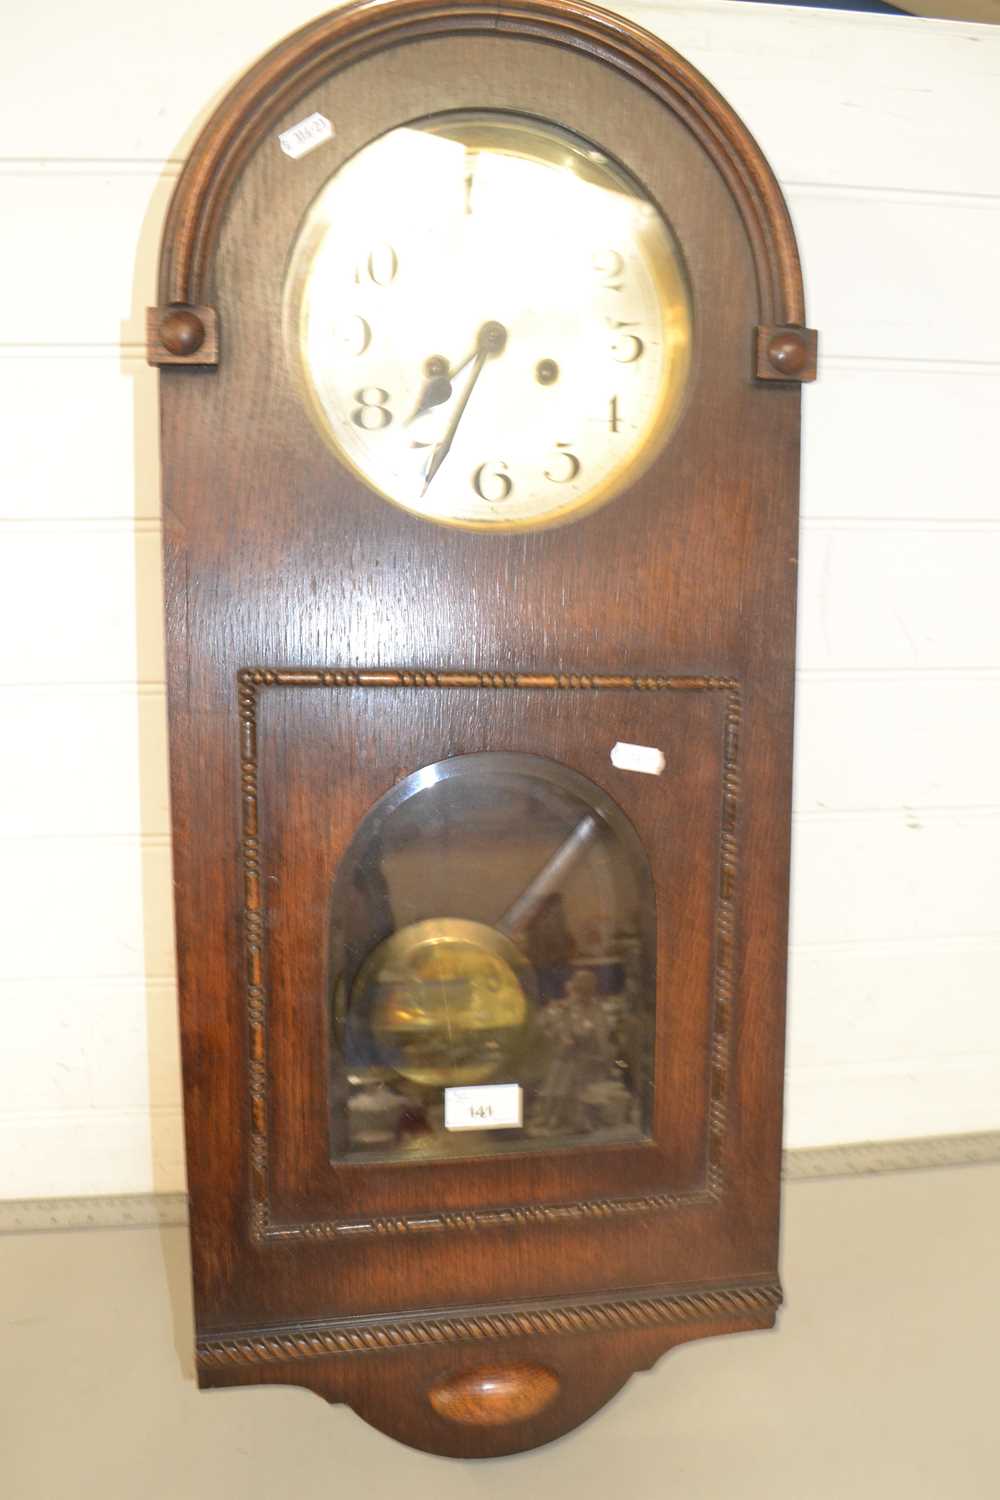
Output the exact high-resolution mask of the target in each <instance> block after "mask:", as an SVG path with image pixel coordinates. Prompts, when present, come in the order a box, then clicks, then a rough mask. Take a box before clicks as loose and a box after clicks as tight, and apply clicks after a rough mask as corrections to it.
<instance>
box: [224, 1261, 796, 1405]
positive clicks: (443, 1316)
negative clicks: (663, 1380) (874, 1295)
mask: <svg viewBox="0 0 1000 1500" xmlns="http://www.w3.org/2000/svg"><path fill="white" fill-rule="evenodd" d="M781 1302H782V1291H781V1283H780V1282H779V1281H778V1280H777V1279H776V1278H768V1279H762V1280H756V1279H748V1280H745V1281H739V1282H732V1283H727V1284H726V1285H724V1286H706V1287H698V1288H690V1289H685V1290H678V1289H677V1288H667V1287H650V1288H646V1289H643V1290H642V1291H636V1292H633V1293H631V1294H628V1295H625V1296H623V1295H621V1294H620V1293H617V1294H616V1293H614V1292H607V1293H604V1294H601V1295H599V1296H597V1297H591V1298H589V1299H588V1300H586V1301H580V1300H577V1299H574V1298H571V1297H567V1298H553V1299H549V1300H547V1301H540V1302H531V1303H520V1304H510V1303H508V1304H506V1305H505V1306H501V1307H481V1308H456V1309H454V1310H450V1309H449V1310H443V1311H442V1312H440V1313H437V1314H435V1313H430V1314H421V1313H415V1314H403V1315H402V1316H400V1315H398V1314H392V1313H387V1314H379V1315H377V1316H374V1317H370V1318H363V1319H336V1320H331V1321H330V1322H326V1323H304V1324H297V1325H295V1324H289V1325H286V1326H283V1327H275V1328H269V1329H245V1330H243V1329H237V1330H232V1331H230V1332H227V1333H219V1334H213V1335H211V1336H206V1337H203V1338H201V1339H199V1341H198V1345H197V1363H198V1369H199V1379H201V1377H202V1375H203V1374H204V1373H206V1372H210V1371H213V1370H217V1369H219V1368H224V1367H226V1366H233V1365H256V1364H288V1363H290V1362H293V1363H298V1362H301V1361H307V1360H314V1359H322V1358H325V1357H328V1356H331V1355H333V1356H336V1355H343V1354H365V1353H385V1352H387V1351H390V1350H394V1349H411V1350H412V1349H414V1348H416V1347H419V1346H421V1345H440V1344H442V1343H445V1344H448V1343H463V1342H475V1343H482V1342H484V1341H488V1340H494V1339H510V1338H530V1337H533V1336H535V1335H546V1336H551V1335H553V1334H559V1335H562V1334H580V1333H606V1332H611V1333H621V1332H626V1331H628V1330H632V1329H636V1330H638V1329H649V1328H663V1327H675V1326H677V1325H684V1324H687V1323H711V1322H712V1321H713V1320H715V1319H727V1318H732V1317H734V1316H735V1317H741V1318H742V1317H751V1318H755V1319H757V1320H758V1321H757V1322H755V1324H754V1326H755V1327H770V1326H771V1324H773V1322H774V1320H775V1316H776V1314H777V1310H778V1308H779V1307H780V1305H781ZM706 1331H707V1332H710V1331H711V1330H710V1329H706ZM202 1383H204V1384H211V1383H212V1381H211V1380H210V1379H209V1380H207V1381H202Z"/></svg>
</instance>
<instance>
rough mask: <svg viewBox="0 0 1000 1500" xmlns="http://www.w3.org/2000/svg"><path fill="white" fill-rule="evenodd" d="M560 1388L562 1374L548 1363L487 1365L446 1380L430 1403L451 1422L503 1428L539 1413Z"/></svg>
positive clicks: (433, 1391)
mask: <svg viewBox="0 0 1000 1500" xmlns="http://www.w3.org/2000/svg"><path fill="white" fill-rule="evenodd" d="M558 1390H559V1377H558V1375H556V1373H555V1372H554V1371H553V1370H548V1369H546V1367H545V1366H544V1365H531V1364H521V1365H487V1366H484V1367H482V1368H480V1369H478V1370H463V1371H461V1373H460V1374H458V1375H452V1376H451V1377H450V1378H449V1379H447V1380H442V1381H441V1382H440V1383H439V1384H438V1385H435V1386H433V1387H432V1389H431V1391H430V1403H431V1405H432V1406H433V1408H434V1410H435V1411H436V1412H437V1413H438V1414H439V1415H440V1416H442V1417H447V1419H448V1421H449V1422H462V1423H466V1424H468V1425H469V1426H472V1427H503V1426H505V1425H506V1424H507V1423H508V1422H523V1421H525V1420H526V1419H527V1418H528V1417H534V1416H536V1415H537V1414H538V1412H540V1411H542V1410H543V1409H544V1408H545V1407H546V1406H548V1404H549V1402H550V1401H551V1400H552V1399H553V1398H554V1397H555V1395H556V1393H557V1392H558Z"/></svg>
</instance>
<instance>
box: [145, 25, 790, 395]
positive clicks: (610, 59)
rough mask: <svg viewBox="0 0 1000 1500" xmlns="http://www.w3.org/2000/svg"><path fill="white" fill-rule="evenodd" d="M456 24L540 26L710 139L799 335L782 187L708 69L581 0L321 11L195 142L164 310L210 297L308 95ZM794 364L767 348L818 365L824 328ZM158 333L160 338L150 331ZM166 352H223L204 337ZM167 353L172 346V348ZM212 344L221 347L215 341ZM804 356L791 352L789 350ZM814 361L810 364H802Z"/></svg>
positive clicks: (170, 244) (782, 375)
mask: <svg viewBox="0 0 1000 1500" xmlns="http://www.w3.org/2000/svg"><path fill="white" fill-rule="evenodd" d="M456 35H463V36H473V35H479V36H483V35H502V36H506V37H521V38H528V39H531V38H536V39H539V40H544V41H547V42H549V43H555V44H556V45H558V46H560V47H563V48H566V49H568V50H570V51H575V52H578V53H584V54H586V55H587V56H589V57H592V58H595V59H598V60H600V61H601V62H603V63H604V64H606V65H607V66H610V67H611V68H613V69H615V70H616V71H617V72H618V73H619V74H622V75H624V76H626V77H628V78H630V79H632V80H633V81H634V82H635V83H637V84H639V85H640V86H641V87H642V88H644V89H646V90H648V92H649V93H650V94H652V95H653V96H654V97H656V98H658V99H659V100H660V101H661V102H662V103H663V104H664V105H665V106H666V107H667V108H668V109H670V110H671V111H672V112H673V113H674V114H675V115H676V116H677V117H678V118H679V119H680V120H681V121H682V122H683V123H684V125H685V126H686V127H687V129H688V130H689V131H690V132H691V133H692V135H693V136H694V137H695V138H696V139H697V140H698V141H699V143H700V144H701V146H702V148H703V149H704V151H705V152H706V154H707V155H708V157H709V159H710V160H711V162H712V163H713V165H714V167H715V169H716V170H717V171H718V173H719V174H720V176H721V177H722V178H723V179H724V181H725V183H726V185H727V187H728V188H729V191H730V192H731V194H732V196H733V198H734V200H735V202H736V204H737V206H738V208H739V212H740V216H741V219H742V222H743V225H744V228H745V231H746V234H747V238H748V241H749V245H750V250H751V254H752V257H753V263H754V268H755V273H756V280H757V293H758V321H759V324H760V325H761V326H762V328H763V329H764V331H765V334H766V336H767V340H768V341H770V340H773V338H774V337H775V336H777V334H778V332H779V331H780V333H781V335H782V336H785V337H786V338H787V337H788V336H789V335H791V336H794V334H795V332H796V330H800V329H802V325H803V324H804V322H805V304H804V297H803V290H802V275H801V270H800V266H799V257H798V251H797V248H796V243H795V234H794V231H793V229H792V224H791V219H790V217H789V214H788V209H787V207H786V204H785V201H784V198H783V196H782V193H781V189H780V188H779V186H778V183H777V181H776V179H775V177H774V174H773V172H772V171H771V168H770V166H769V165H768V163H767V160H766V158H765V157H764V155H763V153H762V152H761V150H760V147H759V146H758V145H757V143H756V141H755V140H754V139H753V137H752V135H751V134H750V132H749V131H748V130H747V128H746V126H745V125H744V124H743V122H742V121H741V120H740V118H739V117H738V115H737V114H736V113H735V111H734V110H733V109H731V108H730V106H729V105H728V104H727V103H726V101H725V100H724V99H723V98H722V96H721V95H720V94H719V93H718V92H717V91H716V90H715V89H714V88H713V87H712V85H711V84H710V83H709V82H708V80H707V79H706V78H704V77H703V76H702V74H701V73H699V72H698V70H697V69H696V68H694V67H692V65H691V64H690V63H689V62H687V61H686V60H685V59H684V58H683V57H681V56H680V54H679V53H677V52H675V51H674V50H673V48H671V47H669V46H667V45H666V44H665V43H664V42H662V41H660V40H659V38H657V37H655V36H653V35H652V34H651V33H650V32H648V31H646V30H644V29H643V28H642V27H639V26H636V25H634V24H633V23H632V22H630V21H627V20H625V19H624V18H622V17H620V16H616V15H613V14H611V13H610V12H608V11H605V10H602V9H600V8H598V7H596V6H592V5H588V4H582V3H579V0H509V3H505V4H502V5H496V4H488V3H483V0H463V3H462V4H461V5H455V4H447V3H441V0H396V3H393V4H391V5H386V4H383V3H378V0H361V3H357V4H352V5H347V6H345V7H344V8H343V9H341V10H337V11H335V12H333V13H332V14H330V15H327V16H323V17H321V18H320V19H318V20H316V21H313V22H311V23H310V24H309V25H307V26H305V27H303V28H302V29H301V30H299V31H297V32H295V33H293V35H291V36H290V37H287V38H286V39H285V40H284V41H283V42H281V43H280V44H279V45H278V46H277V47H275V48H274V49H273V50H272V51H271V52H269V53H267V54H266V55H265V56H264V57H263V58H262V59H261V60H260V61H259V62H258V63H257V64H256V65H255V66H254V67H253V68H251V69H250V70H249V71H248V72H247V73H246V74H245V75H244V76H243V78H241V79H240V81H239V82H238V83H237V84H236V85H235V87H234V88H233V89H232V90H231V91H230V93H229V94H228V95H227V96H226V98H225V99H224V100H223V101H222V103H221V104H220V105H219V107H218V108H217V109H216V111H215V113H214V114H213V115H212V117H211V119H210V120H209V121H208V123H207V125H206V126H205V128H204V129H203V130H202V132H201V135H200V136H199V137H198V140H197V141H196V143H195V146H194V148H193V150H192V153H191V156H190V158H189V159H188V162H187V164H186V166H185V168H184V170H183V172H182V173H181V177H180V179H179V181H178V184H177V188H176V191H175V193H174V196H173V199H172V201H171V204H170V209H169V212H168V215H167V220H166V225H165V228H164V234H163V244H162V251H161V258H160V275H159V298H160V304H161V313H162V310H163V309H166V308H169V307H178V306H180V307H188V308H195V309H198V308H199V307H200V304H202V302H203V301H204V299H205V293H206V286H207V282H208V276H209V271H210V267H211V264H212V259H213V256H214V253H215V249H216V245H217V241H218V235H219V231H220V226H221V223H222V219H223V215H224V213H225V209H226V205H227V202H228V200H229V198H230V195H231V193H232V191H233V188H234V186H235V184H236V182H237V180H238V178H239V176H240V173H241V172H242V170H243V168H244V166H245V164H246V162H247V161H248V158H249V157H250V154H251V153H252V152H253V150H254V148H255V147H256V146H257V145H258V143H259V142H260V140H261V139H262V138H263V137H265V136H266V135H267V134H268V132H269V131H271V130H272V129H273V127H274V125H275V123H276V122H277V121H278V120H279V119H281V118H282V117H283V116H284V115H285V114H286V112H287V111H288V110H290V109H291V108H292V107H293V106H294V105H295V103H296V101H297V100H298V99H300V98H302V97H303V96H304V95H305V94H307V93H308V92H309V90H310V89H311V88H313V87H314V86H316V85H317V84H319V83H321V82H322V81H323V80H324V79H326V78H329V77H331V76H333V75H335V74H337V73H338V72H341V71H342V70H343V69H345V68H347V67H349V66H350V65H351V64H354V63H357V62H359V61H362V60H364V59H366V58H369V57H372V56H373V55H375V54H377V53H379V52H381V51H384V50H387V49H389V48H393V47H396V46H399V45H400V44H402V43H406V42H412V41H415V40H422V39H429V38H435V37H444V36H451V37H454V36H456ZM804 333H805V335H806V337H805V338H804V340H802V341H801V342H803V344H804V347H805V352H806V355H807V358H805V359H804V360H803V362H802V365H801V366H800V368H799V369H798V370H796V371H794V372H793V371H792V370H791V369H790V367H789V361H788V358H787V356H786V357H785V359H784V364H782V363H781V362H780V361H779V362H775V361H774V360H773V358H772V359H770V360H769V359H768V357H767V356H766V354H765V355H764V356H761V355H759V354H758V357H757V367H756V369H755V373H756V374H757V375H758V376H761V377H763V378H771V379H779V380H781V379H784V380H789V379H794V380H802V379H809V378H811V374H810V370H809V367H810V365H812V364H814V347H815V340H814V338H812V339H810V338H809V336H808V330H804ZM153 342H154V341H153V340H151V343H153ZM165 351H166V353H167V354H168V356H170V358H169V359H166V360H164V359H162V358H161V359H157V360H156V362H157V363H166V362H171V363H183V362H191V363H214V362H215V360H214V358H209V357H207V354H206V351H205V349H204V348H201V349H200V350H197V351H192V352H190V353H187V352H185V353H179V352H178V351H176V350H173V349H172V348H171V346H170V344H169V343H168V342H165ZM160 352H161V353H162V352H163V351H162V350H161V351H160ZM209 352H211V351H209ZM791 362H792V363H795V360H794V359H793V360H792V361H791ZM803 370H804V371H805V373H803Z"/></svg>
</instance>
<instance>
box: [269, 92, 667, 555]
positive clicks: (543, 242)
mask: <svg viewBox="0 0 1000 1500" xmlns="http://www.w3.org/2000/svg"><path fill="white" fill-rule="evenodd" d="M285 331H286V343H287V346H288V350H289V355H290V358H291V361H292V364H293V366H294V368H295V369H296V371H297V374H298V377H299V382H300V385H301V387H302V388H303V390H304V393H305V395H306V398H307V401H308V404H309V406H310V408H311V410H312V413H313V416H314V418H315V420H316V422H317V424H318V426H319V429H320V431H321V433H322V434H323V436H324V437H325V439H326V440H327V442H328V443H329V444H330V446H331V447H332V448H333V450H334V452H335V453H336V454H337V455H338V457H339V458H340V459H341V460H342V461H344V462H345V463H346V464H347V465H349V466H350V467H351V468H352V469H354V470H355V471H356V472H357V473H358V474H359V475H360V476H361V477H362V478H363V479H364V480H365V481H366V483H367V484H369V485H370V486H371V488H372V489H374V490H375V491H377V492H378V493H379V494H381V495H382V496H384V497H385V498H386V499H388V500H391V501H394V502H395V503H396V504H397V505H400V506H402V507H403V508H404V509H406V510H409V511H411V512H413V513H415V514H417V515H420V516H423V517H425V518H426V519H428V520H432V521H436V522H440V523H442V524H445V525H453V526H461V527H465V528H468V529H473V530H500V531H504V530H518V529H521V528H528V527H537V526H550V525H557V524H560V523H562V522H565V521H569V520H574V519H576V518H577V517H578V516H580V515H581V514H583V513H585V512H586V511H588V510H590V509H592V508H594V507H595V506H597V505H599V504H602V503H604V502H605V501H607V500H609V499H610V498H612V497H613V496H614V495H616V494H618V493H620V492H621V491H622V490H623V489H624V488H625V486H626V485H627V484H628V483H629V482H630V481H631V480H632V479H633V478H634V477H635V476H636V475H637V474H638V473H639V472H640V471H641V470H642V469H644V468H645V467H646V466H647V465H648V464H649V463H650V462H651V461H652V459H653V458H654V457H655V456H656V454H657V453H658V452H659V451H660V450H661V448H662V446H663V444H664V442H665V441H666V439H667V437H668V435H669V433H670V431H671V429H672V427H673V425H674V423H675V421H676V419H677V416H678V413H679V410H680V406H681V403H682V400H683V394H684V389H685V384H686V378H687V373H688V365H689V358H690V344H691V310H690V301H689V297H688V292H687V286H686V280H685V275H684V271H683V267H682V265H681V262H680V258H679V255H678V252H677V249H676V247H675V245H674V242H673V239H672V236H671V233H670V230H669V229H668V227H667V224H666V222H665V220H664V218H663V216H662V215H661V213H660V211H659V210H658V208H657V207H656V206H655V204H654V203H652V202H651V201H650V199H649V198H648V197H647V196H646V195H645V193H644V192H643V190H642V189H641V188H640V187H639V185H638V184H637V183H636V182H635V180H634V179H633V178H631V177H630V176H629V175H628V174H626V173H625V172H624V171H623V170H622V169H621V168H620V167H619V166H618V165H617V164H615V163H614V162H612V161H611V160H610V159H609V158H608V157H607V156H605V155H604V154H603V153H602V152H601V151H600V150H598V149H597V148H595V147H594V146H591V145H589V144H588V143H587V142H585V141H583V140H581V139H580V138H579V137H577V136H575V135H571V134H570V133H568V132H567V131H565V130H563V129H561V128H558V127H556V126H553V125H549V124H546V123H544V122H541V121H538V120H534V119H528V118H527V117H524V116H519V115H514V114H501V113H498V112H493V111H485V110H483V111H468V112H463V113H461V114H452V115H445V116H439V117H437V118H434V119H430V120H424V121H420V122H417V123H415V124H412V125H407V126H403V127H400V128H398V129H396V130H392V131H390V132H389V133H388V134H386V135H383V136H381V137H379V138H378V139H376V140H374V141H372V142H371V143H370V144H369V145H367V146H365V147H364V148H363V149H362V150H361V151H359V152H358V153H357V154H356V155H355V156H354V157H352V158H351V159H350V160H349V161H347V162H346V163H345V164H344V165H343V166H342V167H341V168H340V170H339V171H337V172H336V173H335V174H334V175H333V176H332V177H331V179H330V180H329V181H328V182H327V184H326V185H325V187H324V188H323V189H322V191H321V192H320V194H319V195H318V197H317V198H316V199H315V201H314V202H313V204H312V206H311V208H310V209H309V212H308V214H307V215H306V218H305V221H304V224H303V226H302V228H301V231H300V233H299V235H298V238H297V241H296V243H295V246H294V249H293V252H292V256H291V262H290V266H289V270H288V274H287V278H286V289H285Z"/></svg>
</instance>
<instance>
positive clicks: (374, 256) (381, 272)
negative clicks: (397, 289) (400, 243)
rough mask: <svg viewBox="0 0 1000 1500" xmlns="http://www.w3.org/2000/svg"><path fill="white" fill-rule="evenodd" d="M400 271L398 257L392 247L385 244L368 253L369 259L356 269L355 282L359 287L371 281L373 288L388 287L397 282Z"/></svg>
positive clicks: (376, 246)
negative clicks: (397, 274) (397, 273)
mask: <svg viewBox="0 0 1000 1500" xmlns="http://www.w3.org/2000/svg"><path fill="white" fill-rule="evenodd" d="M398 270H399V257H398V255H397V254H396V252H395V250H394V249H393V248H392V246H391V245H389V244H386V243H384V242H383V243H382V244H380V245H375V246H373V248H372V249H371V250H370V251H369V252H368V259H367V260H363V261H361V262H360V264H359V265H357V266H356V267H355V269H354V281H355V284H356V285H357V286H361V284H362V283H363V282H365V281H370V282H371V283H372V285H373V286H388V285H389V284H390V282H393V281H395V279H396V272H397V271H398Z"/></svg>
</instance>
